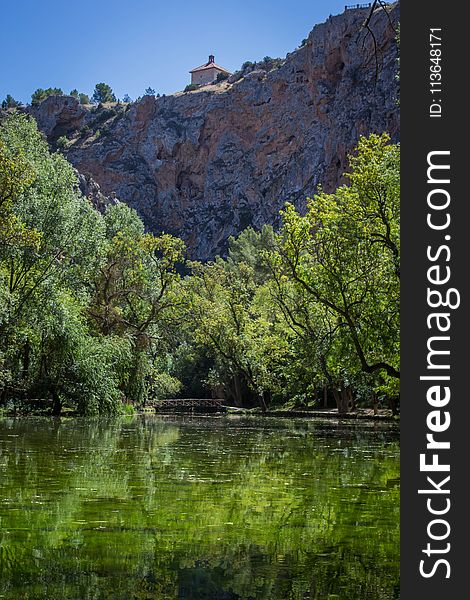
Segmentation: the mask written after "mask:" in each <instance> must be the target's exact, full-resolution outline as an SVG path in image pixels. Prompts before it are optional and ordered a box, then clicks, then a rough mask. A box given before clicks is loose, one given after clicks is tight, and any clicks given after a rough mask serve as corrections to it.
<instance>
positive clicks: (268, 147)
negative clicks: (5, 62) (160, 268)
mask: <svg viewBox="0 0 470 600" xmlns="http://www.w3.org/2000/svg"><path fill="white" fill-rule="evenodd" d="M398 12H399V7H398V6H397V5H395V6H393V7H391V8H390V9H389V14H386V13H385V12H384V11H383V10H382V9H379V10H377V11H376V12H375V14H374V16H373V18H372V20H371V23H370V28H371V29H372V31H373V33H374V36H375V40H376V43H377V48H376V51H375V50H374V40H373V36H372V35H371V34H370V33H369V34H368V33H367V31H365V30H363V29H361V25H362V23H363V21H364V18H365V17H366V15H367V13H368V11H367V10H365V11H364V10H348V11H346V12H344V13H343V14H341V15H338V16H334V17H330V18H329V19H328V20H327V21H326V22H325V23H323V24H321V25H317V26H316V27H315V28H314V29H313V30H312V32H311V33H310V35H309V37H308V40H307V43H306V44H305V45H304V46H302V47H301V48H299V49H297V50H296V51H294V52H292V53H291V54H289V55H288V56H287V57H286V60H285V62H284V63H283V64H282V66H280V67H279V68H276V69H273V70H271V71H269V72H266V71H264V70H259V69H258V70H255V71H253V72H251V73H246V74H245V76H244V77H242V78H241V79H239V80H238V81H236V82H233V78H232V80H231V81H232V83H230V82H224V83H221V84H218V85H213V86H206V87H204V88H202V89H200V90H197V91H194V92H189V93H178V94H174V95H172V96H166V97H162V98H154V97H150V96H146V97H144V98H143V99H142V100H140V101H139V102H136V103H133V104H130V105H121V106H117V107H116V106H114V107H107V106H105V107H102V108H95V109H91V108H89V107H88V108H87V107H83V106H80V105H79V104H78V102H77V101H76V100H75V99H74V98H71V97H57V96H56V97H51V98H49V99H47V100H45V101H44V102H43V103H42V104H41V105H40V106H39V107H37V108H33V109H31V111H32V113H33V114H34V116H35V117H36V119H37V121H38V124H39V127H40V128H41V129H42V130H43V131H44V133H45V134H46V135H47V136H48V138H49V139H50V140H51V142H52V143H54V142H56V141H57V139H58V138H59V137H60V136H64V135H65V136H67V137H68V138H69V141H68V143H67V145H66V147H65V148H64V153H65V155H66V156H67V158H68V159H69V160H70V161H71V163H72V164H73V165H74V166H75V167H76V168H77V169H78V171H79V172H80V173H82V174H83V175H84V176H86V177H90V176H91V177H92V178H93V179H94V180H95V181H96V182H97V183H98V184H99V186H100V187H101V192H102V193H103V194H104V195H106V196H117V197H118V198H119V199H121V200H122V201H124V202H126V203H127V204H129V205H130V206H132V207H134V208H135V209H136V210H137V211H138V213H139V214H140V215H141V216H142V218H143V219H144V221H145V223H146V225H147V227H148V228H149V229H150V230H152V231H154V232H161V231H166V232H169V233H173V234H176V235H178V236H180V237H182V238H183V239H184V240H185V241H186V242H187V244H188V246H189V248H190V254H191V256H192V257H195V258H199V259H208V258H212V257H213V256H214V255H216V254H218V253H223V252H224V250H225V248H226V242H227V239H228V237H229V236H230V235H233V234H236V233H237V232H239V231H240V230H241V229H243V228H244V227H246V226H247V225H253V226H254V227H260V226H261V225H262V224H263V223H273V224H275V225H276V224H277V223H278V220H279V210H280V209H281V208H282V206H283V205H284V203H285V202H286V201H289V202H293V203H294V204H296V205H297V206H299V207H302V205H303V203H304V202H305V197H306V196H308V195H312V194H313V193H314V192H315V189H316V186H317V185H318V184H319V183H321V184H322V185H323V187H324V188H325V189H326V190H327V191H329V190H332V189H334V187H335V186H336V185H337V184H338V182H340V180H341V176H342V173H343V172H344V171H345V169H347V154H348V153H349V152H350V151H351V149H352V148H353V147H354V145H355V143H356V142H357V140H358V137H359V136H360V135H361V134H368V133H369V132H382V131H389V132H390V133H391V135H392V138H394V139H397V138H398V131H399V120H398V118H399V117H398V109H397V105H396V95H397V85H396V81H395V73H396V57H397V50H396V44H395V32H394V29H393V27H392V23H393V24H394V25H395V24H396V23H397V21H398V18H399V14H398ZM63 142H64V140H62V144H63Z"/></svg>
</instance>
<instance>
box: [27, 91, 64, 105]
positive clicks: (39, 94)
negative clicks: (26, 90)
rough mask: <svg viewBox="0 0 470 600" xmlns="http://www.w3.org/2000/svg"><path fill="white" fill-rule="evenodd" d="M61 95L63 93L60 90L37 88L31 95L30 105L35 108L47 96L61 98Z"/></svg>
mask: <svg viewBox="0 0 470 600" xmlns="http://www.w3.org/2000/svg"><path fill="white" fill-rule="evenodd" d="M63 93H64V92H63V91H62V90H61V89H60V88H52V87H50V88H47V89H45V90H44V89H42V88H38V89H37V90H36V91H35V92H33V93H32V95H31V104H32V106H37V105H38V104H40V103H41V102H42V101H43V100H45V99H46V98H48V97H49V96H62V95H63Z"/></svg>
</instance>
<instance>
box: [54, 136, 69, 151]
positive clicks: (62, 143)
mask: <svg viewBox="0 0 470 600" xmlns="http://www.w3.org/2000/svg"><path fill="white" fill-rule="evenodd" d="M68 141H69V140H68V138H67V136H66V135H61V136H60V138H59V139H58V140H57V142H56V144H57V148H65V146H67V144H68Z"/></svg>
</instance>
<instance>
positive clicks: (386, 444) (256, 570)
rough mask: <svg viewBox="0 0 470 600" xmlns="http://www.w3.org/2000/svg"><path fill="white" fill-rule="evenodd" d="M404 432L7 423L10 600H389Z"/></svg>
mask: <svg viewBox="0 0 470 600" xmlns="http://www.w3.org/2000/svg"><path fill="white" fill-rule="evenodd" d="M398 476H399V447H398V433H397V431H394V430H390V428H387V427H385V426H380V427H379V426H378V425H368V426H367V425H360V424H349V425H343V426H341V425H339V424H338V423H331V422H329V423H318V422H317V423H314V422H308V423H306V422H304V421H299V420H297V421H295V420H285V419H265V420H263V419H257V420H254V419H247V418H237V417H223V418H218V417H206V418H204V417H199V418H190V417H181V418H177V417H168V418H164V417H153V416H151V417H148V416H145V417H135V418H123V419H120V420H116V421H106V420H85V419H82V420H80V419H70V420H61V421H60V420H52V419H39V418H37V419H33V418H27V419H22V420H13V419H0V501H1V504H0V598H7V599H15V600H20V599H39V598H44V599H48V600H56V599H57V600H59V599H60V600H63V599H66V600H69V599H76V600H88V599H93V600H95V599H96V600H98V599H105V598H106V599H110V600H111V599H112V600H116V599H118V600H119V599H145V600H151V599H172V598H197V599H204V598H213V599H223V600H235V599H238V598H244V599H258V598H260V599H262V598H269V599H275V600H283V599H304V598H308V599H315V600H317V599H318V600H320V599H329V600H333V599H336V600H338V599H339V600H392V599H396V598H398V597H399V595H398V573H399V564H398V561H399V555H398V552H399V485H398Z"/></svg>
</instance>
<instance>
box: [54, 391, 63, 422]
mask: <svg viewBox="0 0 470 600" xmlns="http://www.w3.org/2000/svg"><path fill="white" fill-rule="evenodd" d="M61 412H62V402H61V400H60V398H59V394H58V393H57V391H56V390H54V391H53V392H52V414H53V415H54V417H58V416H60V413H61Z"/></svg>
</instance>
